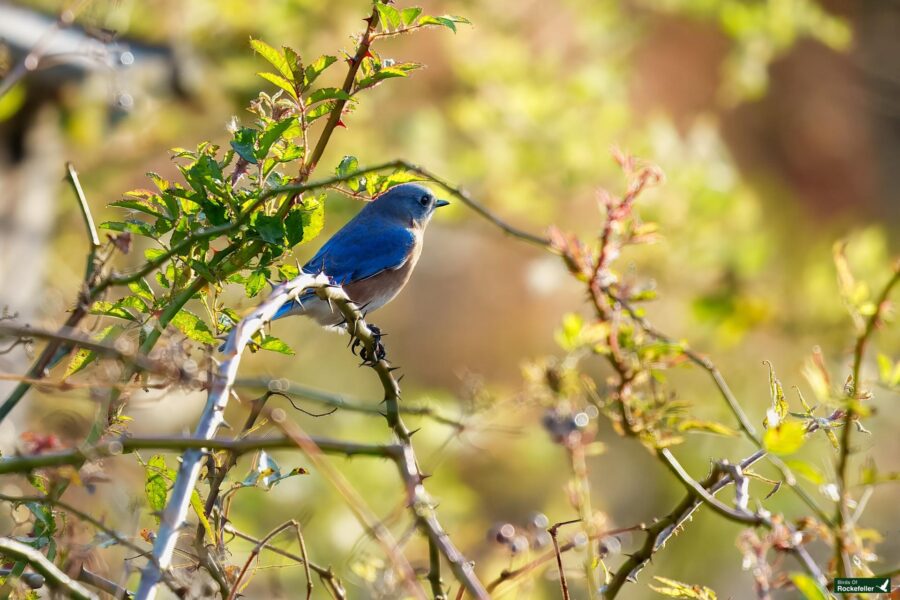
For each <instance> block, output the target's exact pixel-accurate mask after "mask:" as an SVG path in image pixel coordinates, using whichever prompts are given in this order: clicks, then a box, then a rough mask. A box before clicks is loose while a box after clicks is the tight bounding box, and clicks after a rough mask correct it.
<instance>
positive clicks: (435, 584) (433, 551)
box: [428, 538, 447, 600]
mask: <svg viewBox="0 0 900 600" xmlns="http://www.w3.org/2000/svg"><path fill="white" fill-rule="evenodd" d="M428 582H429V583H430V584H431V594H432V595H433V596H434V600H446V598H447V595H446V594H444V582H443V580H442V579H441V549H440V548H438V546H437V544H435V543H434V540H433V539H431V538H428Z"/></svg>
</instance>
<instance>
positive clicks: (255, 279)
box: [244, 271, 268, 298]
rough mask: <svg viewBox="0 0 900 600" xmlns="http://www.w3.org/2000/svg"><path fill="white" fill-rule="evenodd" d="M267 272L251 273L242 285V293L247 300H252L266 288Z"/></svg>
mask: <svg viewBox="0 0 900 600" xmlns="http://www.w3.org/2000/svg"><path fill="white" fill-rule="evenodd" d="M267 275H268V272H267V271H253V273H251V274H250V276H249V277H247V281H246V282H245V284H244V291H245V292H246V294H247V297H248V298H252V297H254V296H256V295H257V294H259V293H260V292H261V291H262V290H263V288H264V287H266V276H267Z"/></svg>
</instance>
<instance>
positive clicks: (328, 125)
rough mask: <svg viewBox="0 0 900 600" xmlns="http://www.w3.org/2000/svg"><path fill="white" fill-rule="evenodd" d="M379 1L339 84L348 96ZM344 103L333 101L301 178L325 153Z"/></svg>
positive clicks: (374, 23) (369, 38)
mask: <svg viewBox="0 0 900 600" xmlns="http://www.w3.org/2000/svg"><path fill="white" fill-rule="evenodd" d="M379 2H381V0H375V3H374V6H373V7H372V14H371V15H369V17H368V18H367V19H365V21H366V30H365V31H364V32H363V34H362V36H361V37H360V39H359V43H358V44H357V45H356V54H354V55H353V56H352V57H351V58H350V68H349V69H347V75H346V76H345V77H344V83H343V85H341V89H342V90H343V91H344V94H346V95H347V97H349V94H350V92H352V91H353V82H354V81H355V80H356V73H357V72H358V71H359V67H360V65H362V61H363V59H364V58H365V57H366V54H368V53H369V46H371V44H372V34H373V33H375V28H376V27H377V26H378V3H379ZM346 104H347V100H346V99H345V98H339V99H338V100H337V101H335V104H334V108H332V109H331V113H330V114H329V115H328V120H327V121H326V122H325V127H324V128H323V129H322V133H321V134H320V135H319V139H318V141H317V142H316V147H315V148H314V149H313V151H312V154H311V155H310V157H309V160H308V161H306V164H305V165H304V171H303V172H302V173H301V175H300V176H301V178H303V179H305V178H306V177H309V174H310V173H312V171H313V170H314V169H315V168H316V166H317V165H318V164H319V160H320V159H321V158H322V154H324V153H325V147H326V146H328V141H329V140H330V139H331V134H332V133H334V130H335V128H336V127H337V126H338V123H340V122H341V114H343V112H344V106H345V105H346Z"/></svg>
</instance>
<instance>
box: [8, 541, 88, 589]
mask: <svg viewBox="0 0 900 600" xmlns="http://www.w3.org/2000/svg"><path fill="white" fill-rule="evenodd" d="M0 554H3V555H5V556H8V557H11V558H15V559H16V560H17V561H20V562H24V563H28V564H30V565H31V568H32V569H34V570H35V571H37V572H38V573H40V574H41V575H43V576H44V577H45V578H46V579H47V582H48V583H49V584H50V585H51V586H53V587H55V588H57V589H60V590H65V592H66V595H67V596H68V597H69V598H75V599H76V600H97V596H96V595H95V594H94V593H93V592H91V591H90V590H88V589H87V588H85V587H84V586H83V585H81V584H80V583H78V582H77V581H75V580H74V579H72V578H71V577H69V576H68V575H66V574H65V573H63V572H62V571H60V570H59V568H58V567H57V566H56V565H54V564H53V563H52V562H50V560H49V559H48V558H47V557H46V556H44V555H43V554H41V553H40V552H39V551H38V550H35V549H34V548H32V547H31V546H26V545H25V544H23V543H21V542H17V541H15V540H11V539H9V538H0Z"/></svg>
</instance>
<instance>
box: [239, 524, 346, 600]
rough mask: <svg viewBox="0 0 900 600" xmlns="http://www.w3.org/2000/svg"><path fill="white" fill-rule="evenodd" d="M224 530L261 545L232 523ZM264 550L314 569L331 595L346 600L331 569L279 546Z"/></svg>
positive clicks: (344, 593) (341, 587)
mask: <svg viewBox="0 0 900 600" xmlns="http://www.w3.org/2000/svg"><path fill="white" fill-rule="evenodd" d="M223 530H224V531H225V532H226V533H230V534H231V535H233V536H235V537H238V538H240V539H242V540H244V541H247V542H250V543H252V544H260V543H261V541H262V540H259V539H257V538H255V537H253V536H251V535H247V534H246V533H244V532H242V531H239V530H237V529H235V528H234V525H232V524H231V523H225V526H224V528H223ZM263 547H264V548H266V549H268V550H269V551H270V552H272V553H274V554H278V555H280V556H283V557H285V558H289V559H291V560H293V561H296V562H298V563H301V564H303V565H304V566H308V567H309V568H310V569H312V570H313V571H314V572H315V573H316V575H318V576H319V579H321V580H322V583H323V584H324V585H325V587H326V588H327V589H328V591H329V593H331V595H332V596H333V597H334V598H336V599H337V600H346V597H347V592H346V591H345V590H344V586H343V584H342V583H341V581H340V579H338V578H337V576H336V575H335V574H334V571H332V569H331V567H321V566H319V565H317V564H315V563H313V562H309V561H307V560H306V558H305V557H303V556H298V555H296V554H292V553H290V552H288V551H287V550H282V549H281V548H278V547H277V546H270V545H265V546H263Z"/></svg>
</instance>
